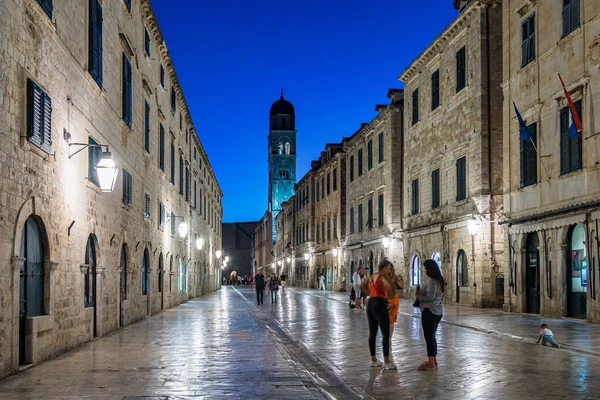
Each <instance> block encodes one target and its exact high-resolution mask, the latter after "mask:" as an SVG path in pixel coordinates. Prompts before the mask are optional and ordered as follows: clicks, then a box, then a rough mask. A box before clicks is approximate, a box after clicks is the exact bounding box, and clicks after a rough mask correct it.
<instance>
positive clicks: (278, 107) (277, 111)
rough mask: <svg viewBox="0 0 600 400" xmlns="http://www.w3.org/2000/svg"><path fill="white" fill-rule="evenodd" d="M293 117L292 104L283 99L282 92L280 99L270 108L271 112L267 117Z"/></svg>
mask: <svg viewBox="0 0 600 400" xmlns="http://www.w3.org/2000/svg"><path fill="white" fill-rule="evenodd" d="M281 114H284V115H294V106H293V105H292V103H290V102H289V101H287V100H286V99H284V98H283V90H282V91H281V97H279V100H277V101H276V102H275V103H273V105H272V106H271V112H270V113H269V116H273V115H281Z"/></svg>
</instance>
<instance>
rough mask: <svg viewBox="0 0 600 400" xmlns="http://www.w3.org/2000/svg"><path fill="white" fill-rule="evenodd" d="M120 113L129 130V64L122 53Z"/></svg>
mask: <svg viewBox="0 0 600 400" xmlns="http://www.w3.org/2000/svg"><path fill="white" fill-rule="evenodd" d="M122 69H123V87H122V112H123V121H124V122H125V124H126V125H127V126H128V127H129V128H131V63H130V62H129V60H128V59H127V56H126V55H125V53H123V68H122Z"/></svg>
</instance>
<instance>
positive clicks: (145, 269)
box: [142, 249, 150, 296]
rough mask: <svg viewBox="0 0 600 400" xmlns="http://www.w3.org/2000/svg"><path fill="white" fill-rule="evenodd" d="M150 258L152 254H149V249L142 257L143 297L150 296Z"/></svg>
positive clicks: (145, 250)
mask: <svg viewBox="0 0 600 400" xmlns="http://www.w3.org/2000/svg"><path fill="white" fill-rule="evenodd" d="M149 258H150V254H149V253H148V249H144V254H143V255H142V296H145V295H146V294H148V272H149V271H148V262H149V260H148V259H149Z"/></svg>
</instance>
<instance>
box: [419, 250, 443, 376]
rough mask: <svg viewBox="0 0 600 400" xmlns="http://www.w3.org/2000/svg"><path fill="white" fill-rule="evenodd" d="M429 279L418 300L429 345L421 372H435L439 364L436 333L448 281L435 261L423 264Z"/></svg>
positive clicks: (427, 261)
mask: <svg viewBox="0 0 600 400" xmlns="http://www.w3.org/2000/svg"><path fill="white" fill-rule="evenodd" d="M423 266H424V267H425V273H426V275H427V278H426V279H425V282H424V283H423V285H421V286H420V287H417V300H419V307H420V308H421V324H422V325H423V336H424V337H425V343H426V344H427V361H423V362H422V363H421V365H420V366H419V368H418V369H419V371H435V370H436V369H437V368H438V363H437V359H436V357H437V341H436V340H435V332H436V331H437V328H438V325H439V323H440V321H441V320H442V315H443V309H442V300H443V298H444V289H445V287H446V281H445V280H444V277H443V276H442V272H441V271H440V267H439V266H438V264H437V263H436V262H435V261H434V260H431V259H429V260H426V261H425V262H424V263H423Z"/></svg>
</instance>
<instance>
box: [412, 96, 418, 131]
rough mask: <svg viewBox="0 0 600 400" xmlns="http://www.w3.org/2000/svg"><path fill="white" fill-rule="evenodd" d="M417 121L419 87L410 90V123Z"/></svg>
mask: <svg viewBox="0 0 600 400" xmlns="http://www.w3.org/2000/svg"><path fill="white" fill-rule="evenodd" d="M417 122H419V89H418V88H417V89H415V90H414V91H413V92H412V124H413V125H414V124H416V123H417Z"/></svg>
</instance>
